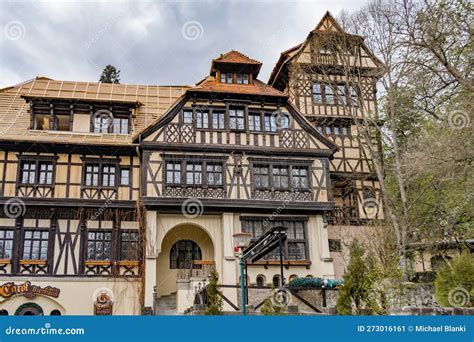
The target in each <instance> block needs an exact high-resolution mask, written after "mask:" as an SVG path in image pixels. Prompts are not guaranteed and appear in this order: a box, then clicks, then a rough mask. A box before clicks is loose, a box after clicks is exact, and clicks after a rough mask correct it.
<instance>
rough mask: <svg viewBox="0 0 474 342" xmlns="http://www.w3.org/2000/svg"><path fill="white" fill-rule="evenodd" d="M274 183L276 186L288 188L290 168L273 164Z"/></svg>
mask: <svg viewBox="0 0 474 342" xmlns="http://www.w3.org/2000/svg"><path fill="white" fill-rule="evenodd" d="M272 170H273V171H272V185H273V187H274V188H279V189H287V188H288V168H287V167H286V166H273V168H272Z"/></svg>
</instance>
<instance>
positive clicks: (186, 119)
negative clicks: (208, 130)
mask: <svg viewBox="0 0 474 342" xmlns="http://www.w3.org/2000/svg"><path fill="white" fill-rule="evenodd" d="M183 123H185V124H192V123H193V112H192V111H191V110H184V111H183Z"/></svg>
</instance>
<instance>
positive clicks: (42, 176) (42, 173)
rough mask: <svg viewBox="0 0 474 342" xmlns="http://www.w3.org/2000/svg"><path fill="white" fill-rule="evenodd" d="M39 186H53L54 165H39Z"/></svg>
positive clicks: (46, 163)
mask: <svg viewBox="0 0 474 342" xmlns="http://www.w3.org/2000/svg"><path fill="white" fill-rule="evenodd" d="M38 183H39V184H53V163H51V162H40V163H39V180H38Z"/></svg>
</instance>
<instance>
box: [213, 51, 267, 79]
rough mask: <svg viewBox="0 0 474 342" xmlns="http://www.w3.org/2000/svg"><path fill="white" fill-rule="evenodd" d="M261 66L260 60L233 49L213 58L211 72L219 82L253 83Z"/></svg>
mask: <svg viewBox="0 0 474 342" xmlns="http://www.w3.org/2000/svg"><path fill="white" fill-rule="evenodd" d="M261 67H262V63H260V62H259V61H256V60H254V59H252V58H249V57H247V56H245V55H244V54H242V53H240V52H238V51H235V50H232V51H229V52H227V53H225V54H222V55H220V56H219V57H218V58H215V59H213V60H212V64H211V72H210V74H211V76H214V77H215V79H216V81H217V82H219V83H225V84H239V85H245V84H247V85H251V84H253V81H254V80H255V79H256V78H257V76H258V73H259V72H260V68H261Z"/></svg>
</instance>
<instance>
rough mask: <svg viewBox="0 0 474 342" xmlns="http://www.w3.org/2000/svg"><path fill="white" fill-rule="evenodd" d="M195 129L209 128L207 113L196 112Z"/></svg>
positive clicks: (202, 111)
mask: <svg viewBox="0 0 474 342" xmlns="http://www.w3.org/2000/svg"><path fill="white" fill-rule="evenodd" d="M196 128H209V112H207V111H204V110H199V109H197V110H196Z"/></svg>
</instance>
